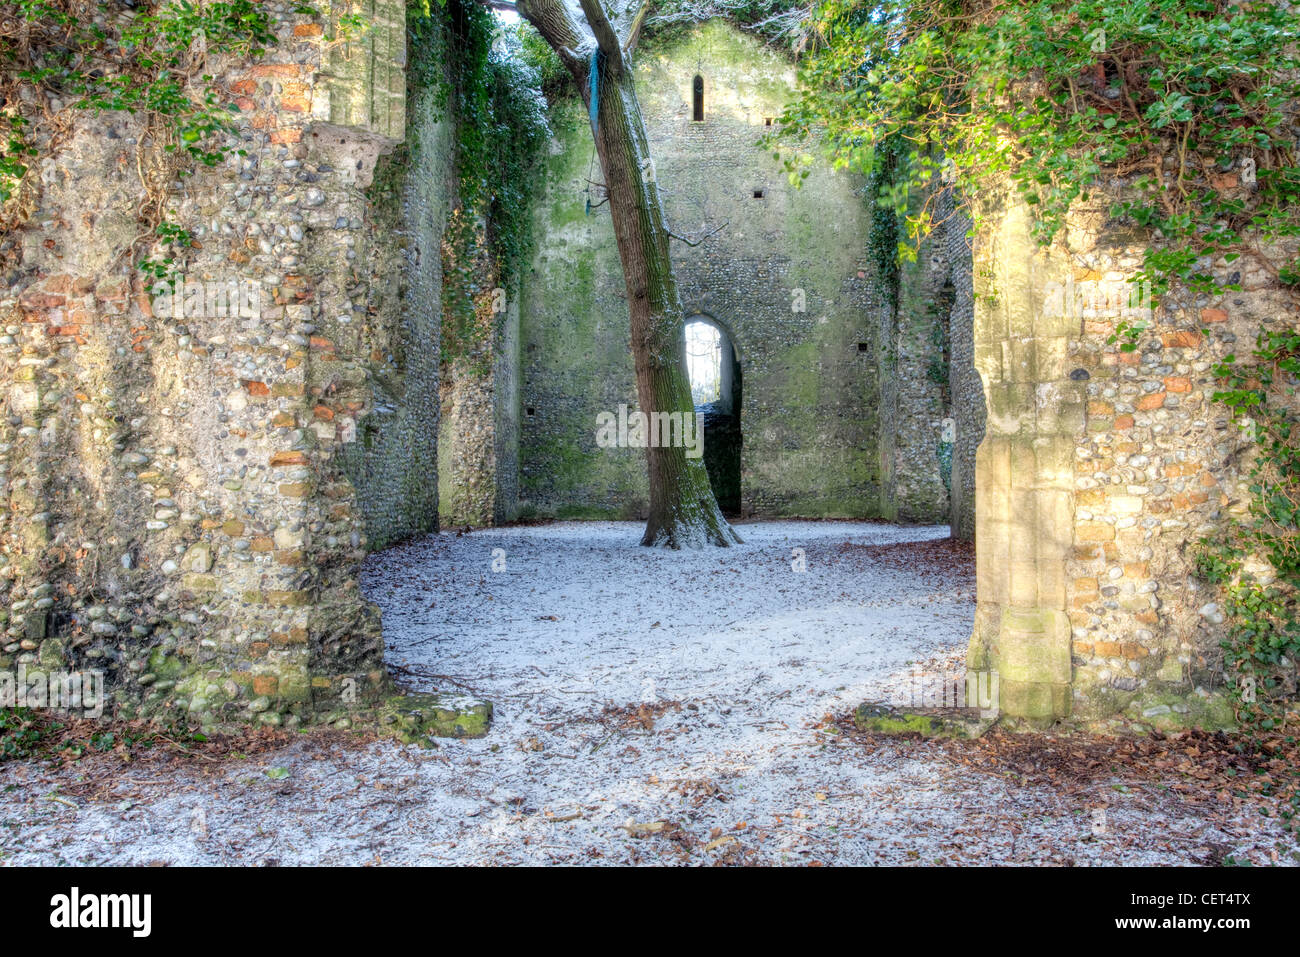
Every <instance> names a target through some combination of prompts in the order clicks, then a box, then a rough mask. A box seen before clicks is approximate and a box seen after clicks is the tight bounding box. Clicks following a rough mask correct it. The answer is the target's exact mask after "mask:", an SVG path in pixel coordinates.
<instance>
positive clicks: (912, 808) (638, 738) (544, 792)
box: [0, 522, 1279, 864]
mask: <svg viewBox="0 0 1300 957" xmlns="http://www.w3.org/2000/svg"><path fill="white" fill-rule="evenodd" d="M739 531H740V532H741V534H742V536H743V537H744V538H745V544H743V545H740V546H737V547H734V548H731V549H725V550H720V549H708V550H703V551H698V552H692V551H682V552H668V551H663V550H654V549H644V548H639V547H637V545H636V542H637V541H638V539H639V536H640V532H641V527H640V526H639V525H634V524H631V523H561V524H552V525H543V526H528V527H512V528H503V529H488V530H482V531H475V532H469V533H465V534H456V533H443V534H440V535H433V536H428V537H426V538H424V539H421V540H419V541H416V542H413V543H410V544H407V545H404V546H399V547H397V548H393V549H390V550H388V551H386V552H383V553H381V554H379V555H376V556H374V557H372V558H371V559H370V560H369V562H368V565H367V569H366V573H365V578H364V583H363V585H364V588H365V590H366V592H367V594H368V595H369V596H370V597H371V598H372V599H373V600H374V601H376V602H378V603H379V605H380V606H381V607H382V608H383V611H384V630H385V634H386V636H387V640H388V658H389V661H390V664H391V665H393V666H395V670H396V673H397V676H398V678H399V680H401V681H403V682H405V683H406V684H408V685H409V686H410V687H412V688H417V689H419V690H433V689H438V690H445V691H460V692H465V693H468V694H473V695H477V696H481V697H484V698H487V699H489V700H491V701H493V702H494V703H495V706H496V723H495V726H494V727H493V730H492V732H491V733H490V734H489V735H488V736H487V737H486V738H483V739H480V740H473V741H443V742H441V743H440V747H439V748H438V749H436V750H428V751H425V750H421V749H419V748H417V747H402V746H398V745H395V744H393V743H391V742H388V741H379V742H364V743H355V742H352V743H349V742H347V741H346V740H344V739H342V738H341V737H340V736H338V735H304V736H303V737H302V739H301V740H299V741H296V742H294V743H293V744H291V745H289V746H288V747H286V748H284V749H282V750H280V751H278V752H274V753H270V754H257V755H254V756H253V757H250V758H247V759H245V760H242V761H241V760H229V761H223V762H209V763H202V762H198V761H195V762H192V763H188V764H185V765H184V766H182V767H181V768H180V769H179V770H175V769H171V768H169V769H168V771H167V773H166V774H165V775H158V776H155V775H154V774H151V772H150V769H149V767H148V766H147V764H145V765H142V766H140V767H138V768H133V767H132V766H131V765H127V766H125V767H123V768H121V769H114V770H113V771H112V775H113V777H112V779H111V780H110V781H108V787H107V788H102V787H100V788H98V790H96V791H95V792H94V793H95V794H97V795H98V796H95V797H83V798H80V799H78V798H75V797H67V796H63V795H61V794H60V787H63V788H66V789H68V793H71V794H75V793H77V790H76V788H74V787H73V785H74V784H82V785H85V784H87V783H88V782H86V781H78V780H77V776H78V775H81V776H85V775H94V774H97V773H101V772H100V771H97V770H96V768H97V767H98V766H94V765H92V766H88V767H87V768H85V769H82V770H79V767H80V766H76V765H74V766H73V768H72V769H71V770H70V771H63V772H60V774H62V775H63V777H62V778H60V777H59V774H56V773H52V772H51V771H49V770H48V769H47V768H45V767H44V766H41V765H38V764H35V763H33V762H9V763H7V764H5V765H0V793H3V794H4V796H5V800H4V803H3V805H0V808H2V810H0V862H5V863H20V864H31V863H42V864H47V863H71V864H77V863H148V862H170V863H176V864H260V863H279V864H311V863H320V864H358V863H368V862H376V863H385V864H395V863H426V864H434V863H464V864H493V863H553V862H567V863H593V862H594V863H598V862H612V863H664V864H675V863H697V864H698V863H823V864H850V863H851V864H870V863H888V864H893V863H911V862H915V863H936V862H946V863H970V864H987V863H1003V862H1019V863H1078V864H1089V863H1096V864H1153V863H1199V862H1203V861H1206V860H1211V859H1216V860H1217V859H1220V858H1221V857H1222V855H1223V854H1225V853H1231V854H1234V855H1235V856H1237V857H1238V858H1249V859H1256V860H1259V861H1261V862H1266V861H1268V860H1269V859H1270V856H1269V850H1270V849H1271V848H1272V847H1273V846H1274V845H1275V844H1276V843H1277V842H1278V840H1279V838H1278V834H1277V832H1276V831H1275V830H1274V829H1272V827H1271V825H1268V824H1267V823H1266V822H1264V821H1261V820H1260V819H1258V818H1256V817H1253V816H1247V812H1245V811H1242V812H1240V813H1238V814H1237V815H1236V816H1235V817H1234V815H1233V814H1232V813H1228V814H1226V815H1225V814H1223V813H1216V814H1213V815H1211V814H1209V813H1208V812H1207V811H1206V810H1205V809H1204V807H1203V806H1202V805H1193V804H1189V803H1185V802H1182V801H1181V800H1180V799H1179V798H1178V797H1177V796H1176V795H1175V794H1174V793H1172V792H1169V791H1167V790H1164V789H1161V788H1141V787H1139V788H1129V787H1127V786H1119V785H1116V784H1115V783H1114V782H1113V781H1110V780H1108V779H1107V778H1106V777H1105V776H1102V777H1099V778H1096V779H1095V780H1091V781H1090V782H1087V783H1085V784H1082V785H1080V784H1075V785H1073V786H1071V787H1069V788H1064V787H1052V786H1044V785H1032V784H1031V785H1026V784H1018V783H1016V781H1015V780H1013V779H1012V778H1011V777H1009V776H1006V775H1002V776H999V775H997V774H995V773H992V772H991V771H988V770H980V769H979V768H978V767H965V766H963V765H962V764H961V763H960V762H958V761H955V760H952V759H951V756H950V754H949V756H945V754H946V753H945V752H944V751H942V750H941V749H937V748H935V747H932V746H931V745H929V744H918V743H912V742H905V741H899V742H886V743H884V744H881V745H879V746H876V747H868V746H865V745H864V744H863V742H861V741H859V740H855V739H853V738H852V737H851V736H846V735H841V734H838V733H836V732H837V730H838V729H837V728H836V726H835V725H834V724H833V723H831V722H830V721H828V720H827V719H828V717H829V716H838V715H841V714H843V713H844V712H846V711H847V710H849V709H851V708H853V707H854V706H855V705H857V704H858V703H860V702H862V701H864V700H889V701H892V702H895V703H898V704H903V705H906V704H907V703H908V700H907V696H908V693H909V691H908V689H909V688H911V687H914V686H915V679H914V674H915V672H916V670H917V668H918V667H920V668H922V669H924V670H927V671H934V670H936V669H937V670H940V671H947V670H950V669H953V668H958V669H959V668H960V665H961V661H962V659H963V656H964V653H965V645H966V641H967V638H968V637H969V634H970V627H971V621H972V616H973V612H974V598H973V593H974V584H973V570H972V568H971V567H970V563H969V561H967V560H958V561H953V560H944V556H945V555H948V556H951V554H955V553H945V552H943V551H941V550H938V549H936V547H935V546H927V545H926V544H925V543H926V542H934V541H936V540H939V539H942V538H944V537H946V535H947V529H945V528H901V527H897V526H890V525H883V524H869V523H848V522H768V523H757V524H745V525H741V526H739ZM908 543H914V544H912V545H908ZM870 546H896V547H893V548H883V549H882V548H875V547H870ZM794 549H801V550H802V552H801V553H796V552H794V551H793V550H794ZM936 556H938V557H936ZM799 558H802V559H803V560H804V561H806V571H802V572H800V571H796V570H795V569H794V567H792V563H796V564H797V563H798V559H799ZM494 562H495V563H496V567H497V569H498V570H496V571H494V570H493V567H494ZM502 562H504V565H502ZM268 771H273V772H274V774H273V775H268V774H267V772H268ZM286 772H287V773H286ZM86 793H91V792H90V790H89V789H87V790H86ZM1099 808H1104V809H1105V815H1104V817H1100V818H1099V816H1098V809H1099Z"/></svg>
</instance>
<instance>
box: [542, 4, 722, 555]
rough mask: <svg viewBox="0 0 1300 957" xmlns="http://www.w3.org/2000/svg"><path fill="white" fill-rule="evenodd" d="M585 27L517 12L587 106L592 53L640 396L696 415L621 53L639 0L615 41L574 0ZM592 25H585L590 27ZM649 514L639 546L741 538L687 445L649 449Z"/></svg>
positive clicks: (655, 407)
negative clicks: (562, 66) (548, 48)
mask: <svg viewBox="0 0 1300 957" xmlns="http://www.w3.org/2000/svg"><path fill="white" fill-rule="evenodd" d="M580 5H581V8H582V12H583V18H584V19H585V24H583V23H580V21H579V18H578V16H577V11H575V10H574V9H573V8H572V6H568V7H566V6H565V3H564V0H521V2H520V3H519V12H520V13H521V14H522V15H523V16H524V17H525V18H526V19H527V20H528V21H529V22H530V23H531V24H532V25H533V26H534V27H536V28H537V30H538V32H539V33H541V35H542V37H543V38H544V39H545V40H546V42H547V43H548V44H549V45H550V46H551V48H552V49H554V50H555V51H556V53H557V54H559V56H560V59H561V60H562V61H563V62H564V64H565V66H566V67H567V68H568V70H569V72H570V73H571V74H572V75H573V78H574V80H575V81H576V82H577V84H578V89H579V90H581V91H582V98H583V101H584V102H585V103H587V106H588V110H589V111H590V106H591V104H590V97H591V92H590V87H591V84H590V79H591V77H590V70H591V64H592V60H593V57H592V55H591V54H592V51H593V49H595V48H599V50H600V55H599V57H598V58H596V63H597V69H598V70H599V77H598V79H599V82H598V86H597V90H598V92H597V100H598V110H597V116H596V124H595V128H594V129H593V131H592V132H593V135H594V137H595V141H596V153H597V155H598V156H599V157H600V165H601V170H602V172H603V174H604V176H605V185H606V187H607V189H608V192H609V207H610V214H611V218H612V219H613V223H614V237H615V240H616V242H617V243H618V254H619V259H620V260H621V262H622V264H623V279H624V282H625V284H626V286H627V302H628V312H629V315H630V322H631V333H632V354H633V357H634V359H635V362H636V386H637V401H638V403H639V404H640V406H641V411H642V412H643V413H645V414H646V415H647V416H649V415H650V413H652V412H661V413H670V414H671V413H674V412H679V413H681V414H682V415H683V416H688V415H693V414H694V412H695V406H694V403H693V401H692V399H691V390H690V383H689V379H688V377H687V374H686V357H685V340H684V338H683V330H682V321H683V318H684V317H683V315H682V305H681V299H680V297H679V296H678V293H677V281H676V277H675V276H674V274H673V266H672V259H671V257H670V255H669V251H668V243H669V235H668V228H667V225H666V224H665V222H664V214H663V205H662V203H661V201H660V197H659V184H658V182H657V181H656V177H655V175H654V167H653V165H652V164H651V157H650V147H649V140H648V138H647V136H646V130H645V122H644V120H643V119H642V115H641V107H640V105H639V104H638V102H637V98H636V89H635V85H634V83H633V78H632V71H631V70H630V69H629V68H628V65H627V57H628V56H629V55H630V52H631V47H632V46H633V45H634V44H635V40H636V34H637V33H638V32H639V25H640V21H641V18H642V16H643V11H644V8H643V7H642V6H639V5H638V6H635V7H634V6H633V5H632V4H629V5H628V6H627V7H626V8H625V9H624V10H623V12H622V18H621V19H622V21H623V24H624V28H625V30H626V32H627V34H628V36H629V41H627V42H625V41H621V40H620V39H619V37H618V31H617V30H616V28H615V26H614V24H613V23H611V22H610V20H609V19H608V17H607V15H606V14H605V12H604V9H603V8H602V7H601V6H600V0H580ZM588 31H590V32H588ZM646 460H647V468H648V471H649V479H650V516H649V520H648V521H647V523H646V530H645V535H644V536H643V537H642V539H641V544H642V545H666V546H668V547H670V548H681V547H682V546H683V545H686V546H701V545H706V544H712V545H720V546H727V545H731V544H732V543H736V542H740V540H741V539H740V536H738V535H737V534H736V533H735V531H734V530H733V529H732V528H731V526H730V525H729V524H728V523H727V520H726V519H725V518H723V516H722V511H721V509H719V508H718V503H717V501H716V499H715V498H714V496H713V489H712V488H711V487H710V485H709V476H708V472H707V470H706V469H705V466H704V459H703V458H702V457H701V458H688V457H687V455H686V449H685V448H684V447H681V446H680V445H679V446H675V447H661V446H651V447H648V448H647V449H646Z"/></svg>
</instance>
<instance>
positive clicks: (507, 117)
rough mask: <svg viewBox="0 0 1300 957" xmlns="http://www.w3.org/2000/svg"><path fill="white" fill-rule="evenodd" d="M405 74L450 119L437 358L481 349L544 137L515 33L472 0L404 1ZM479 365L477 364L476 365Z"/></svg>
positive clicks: (511, 271)
mask: <svg viewBox="0 0 1300 957" xmlns="http://www.w3.org/2000/svg"><path fill="white" fill-rule="evenodd" d="M407 29H408V31H409V35H410V44H411V50H412V54H413V56H412V66H413V70H414V74H413V75H414V80H415V82H416V83H418V84H420V85H421V86H423V87H424V88H427V89H431V90H434V91H435V92H436V97H435V101H436V104H437V106H438V108H439V109H440V110H441V111H442V112H443V114H444V115H446V116H448V117H451V118H452V120H453V122H455V124H456V184H455V194H456V197H457V205H456V207H455V208H454V209H453V210H452V213H451V215H450V217H449V219H448V224H447V230H446V232H445V234H444V237H443V250H442V264H443V316H444V318H443V339H442V346H443V349H442V351H443V357H444V359H449V358H454V357H460V356H471V355H475V354H477V353H479V352H481V347H482V345H483V344H484V343H485V342H486V341H487V339H488V337H489V336H490V333H491V330H492V328H493V325H492V324H493V320H494V317H495V316H497V315H499V314H500V313H499V310H500V308H501V306H502V303H503V299H502V293H501V292H499V291H498V290H500V289H502V287H509V286H510V285H511V283H512V281H513V279H514V278H515V276H516V275H517V271H518V270H519V269H520V268H521V264H522V263H523V261H524V259H525V258H526V256H527V253H528V250H529V248H530V242H531V234H530V230H529V218H530V209H529V196H530V195H531V187H532V180H533V171H534V166H535V163H536V161H537V158H538V156H539V155H540V153H541V149H542V146H543V144H544V143H545V142H546V138H547V136H548V135H549V127H548V126H547V122H546V113H545V100H544V99H543V97H542V95H541V93H540V88H541V86H542V76H541V74H540V73H539V71H538V69H537V68H536V67H535V66H534V65H533V62H532V61H530V58H529V57H528V56H526V55H524V42H525V41H524V40H523V38H522V36H523V31H522V30H519V29H515V28H511V29H502V27H501V26H500V24H499V23H498V21H497V19H496V17H494V16H493V14H492V11H491V10H489V9H488V8H487V7H486V6H485V5H483V4H481V3H477V2H475V0H445V5H443V6H441V7H436V8H435V7H431V6H429V5H428V4H427V3H426V2H424V0H415V3H414V5H413V6H411V7H410V8H409V11H408V17H407ZM480 371H483V370H480Z"/></svg>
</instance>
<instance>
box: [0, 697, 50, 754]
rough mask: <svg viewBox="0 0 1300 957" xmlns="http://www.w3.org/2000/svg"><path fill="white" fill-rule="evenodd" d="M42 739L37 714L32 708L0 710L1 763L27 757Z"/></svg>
mask: <svg viewBox="0 0 1300 957" xmlns="http://www.w3.org/2000/svg"><path fill="white" fill-rule="evenodd" d="M40 739H41V732H40V726H39V725H38V723H37V720H36V712H34V711H32V710H31V709H30V708H0V761H4V760H7V759H9V758H23V757H26V756H27V755H28V754H30V753H31V752H32V750H33V749H34V748H35V747H36V745H37V744H38V743H39V742H40Z"/></svg>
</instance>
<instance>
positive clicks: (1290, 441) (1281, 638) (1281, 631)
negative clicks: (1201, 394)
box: [1196, 330, 1300, 730]
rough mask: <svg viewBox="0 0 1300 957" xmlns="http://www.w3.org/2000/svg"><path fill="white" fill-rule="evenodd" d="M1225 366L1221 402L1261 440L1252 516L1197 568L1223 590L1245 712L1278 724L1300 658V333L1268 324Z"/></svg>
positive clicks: (1230, 663)
mask: <svg viewBox="0 0 1300 957" xmlns="http://www.w3.org/2000/svg"><path fill="white" fill-rule="evenodd" d="M1215 373H1216V375H1217V376H1218V377H1219V379H1220V381H1221V383H1222V385H1223V389H1222V390H1221V391H1218V392H1216V393H1215V396H1214V398H1215V400H1216V401H1219V402H1222V403H1224V404H1225V405H1226V406H1227V407H1228V408H1229V409H1231V410H1232V412H1233V413H1234V416H1235V417H1236V419H1237V421H1238V424H1239V425H1240V426H1241V427H1242V428H1244V429H1246V430H1248V431H1249V433H1250V437H1251V438H1253V440H1254V450H1253V452H1252V454H1251V455H1250V457H1249V459H1248V464H1247V475H1248V479H1249V482H1250V497H1249V499H1248V503H1249V506H1248V507H1249V513H1248V515H1247V517H1246V518H1245V519H1244V520H1243V521H1241V522H1238V523H1236V524H1234V525H1232V526H1231V527H1230V528H1228V529H1227V530H1226V532H1225V534H1222V535H1219V536H1216V537H1215V538H1213V539H1205V540H1203V541H1202V542H1201V543H1200V548H1199V549H1198V552H1197V556H1196V558H1197V568H1198V571H1199V573H1200V575H1201V576H1202V577H1203V578H1205V579H1206V580H1207V581H1209V582H1210V583H1211V584H1213V585H1216V586H1218V587H1219V588H1220V591H1221V594H1222V596H1223V605H1224V609H1223V610H1224V612H1225V614H1226V617H1227V621H1228V637H1227V639H1226V640H1225V642H1224V645H1223V648H1224V658H1225V665H1226V666H1227V668H1228V669H1229V670H1230V671H1231V672H1232V673H1233V674H1234V675H1235V676H1236V677H1237V678H1238V682H1237V685H1236V687H1235V689H1234V690H1235V691H1236V693H1237V696H1238V698H1239V701H1240V703H1241V705H1242V708H1241V710H1242V713H1243V714H1244V715H1245V716H1246V717H1247V718H1249V719H1250V720H1251V721H1252V722H1254V723H1256V724H1258V726H1259V727H1261V728H1262V729H1264V730H1270V729H1273V728H1277V727H1280V726H1281V725H1282V722H1283V721H1284V719H1285V710H1286V702H1287V700H1288V699H1289V698H1291V697H1293V696H1294V694H1295V692H1296V688H1295V678H1296V663H1297V662H1298V661H1300V588H1298V585H1300V442H1297V441H1296V439H1297V436H1298V435H1300V414H1298V413H1297V407H1296V402H1295V397H1296V390H1297V385H1300V333H1297V332H1295V331H1292V330H1285V331H1277V330H1265V331H1263V332H1262V333H1260V336H1259V339H1258V340H1257V342H1256V347H1255V349H1254V351H1253V353H1252V355H1251V356H1250V357H1249V359H1248V360H1246V361H1238V359H1237V357H1236V356H1234V355H1229V356H1226V357H1225V358H1224V360H1223V361H1222V362H1221V363H1220V364H1219V365H1218V367H1217V368H1216V369H1215ZM1274 576H1276V577H1274Z"/></svg>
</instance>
